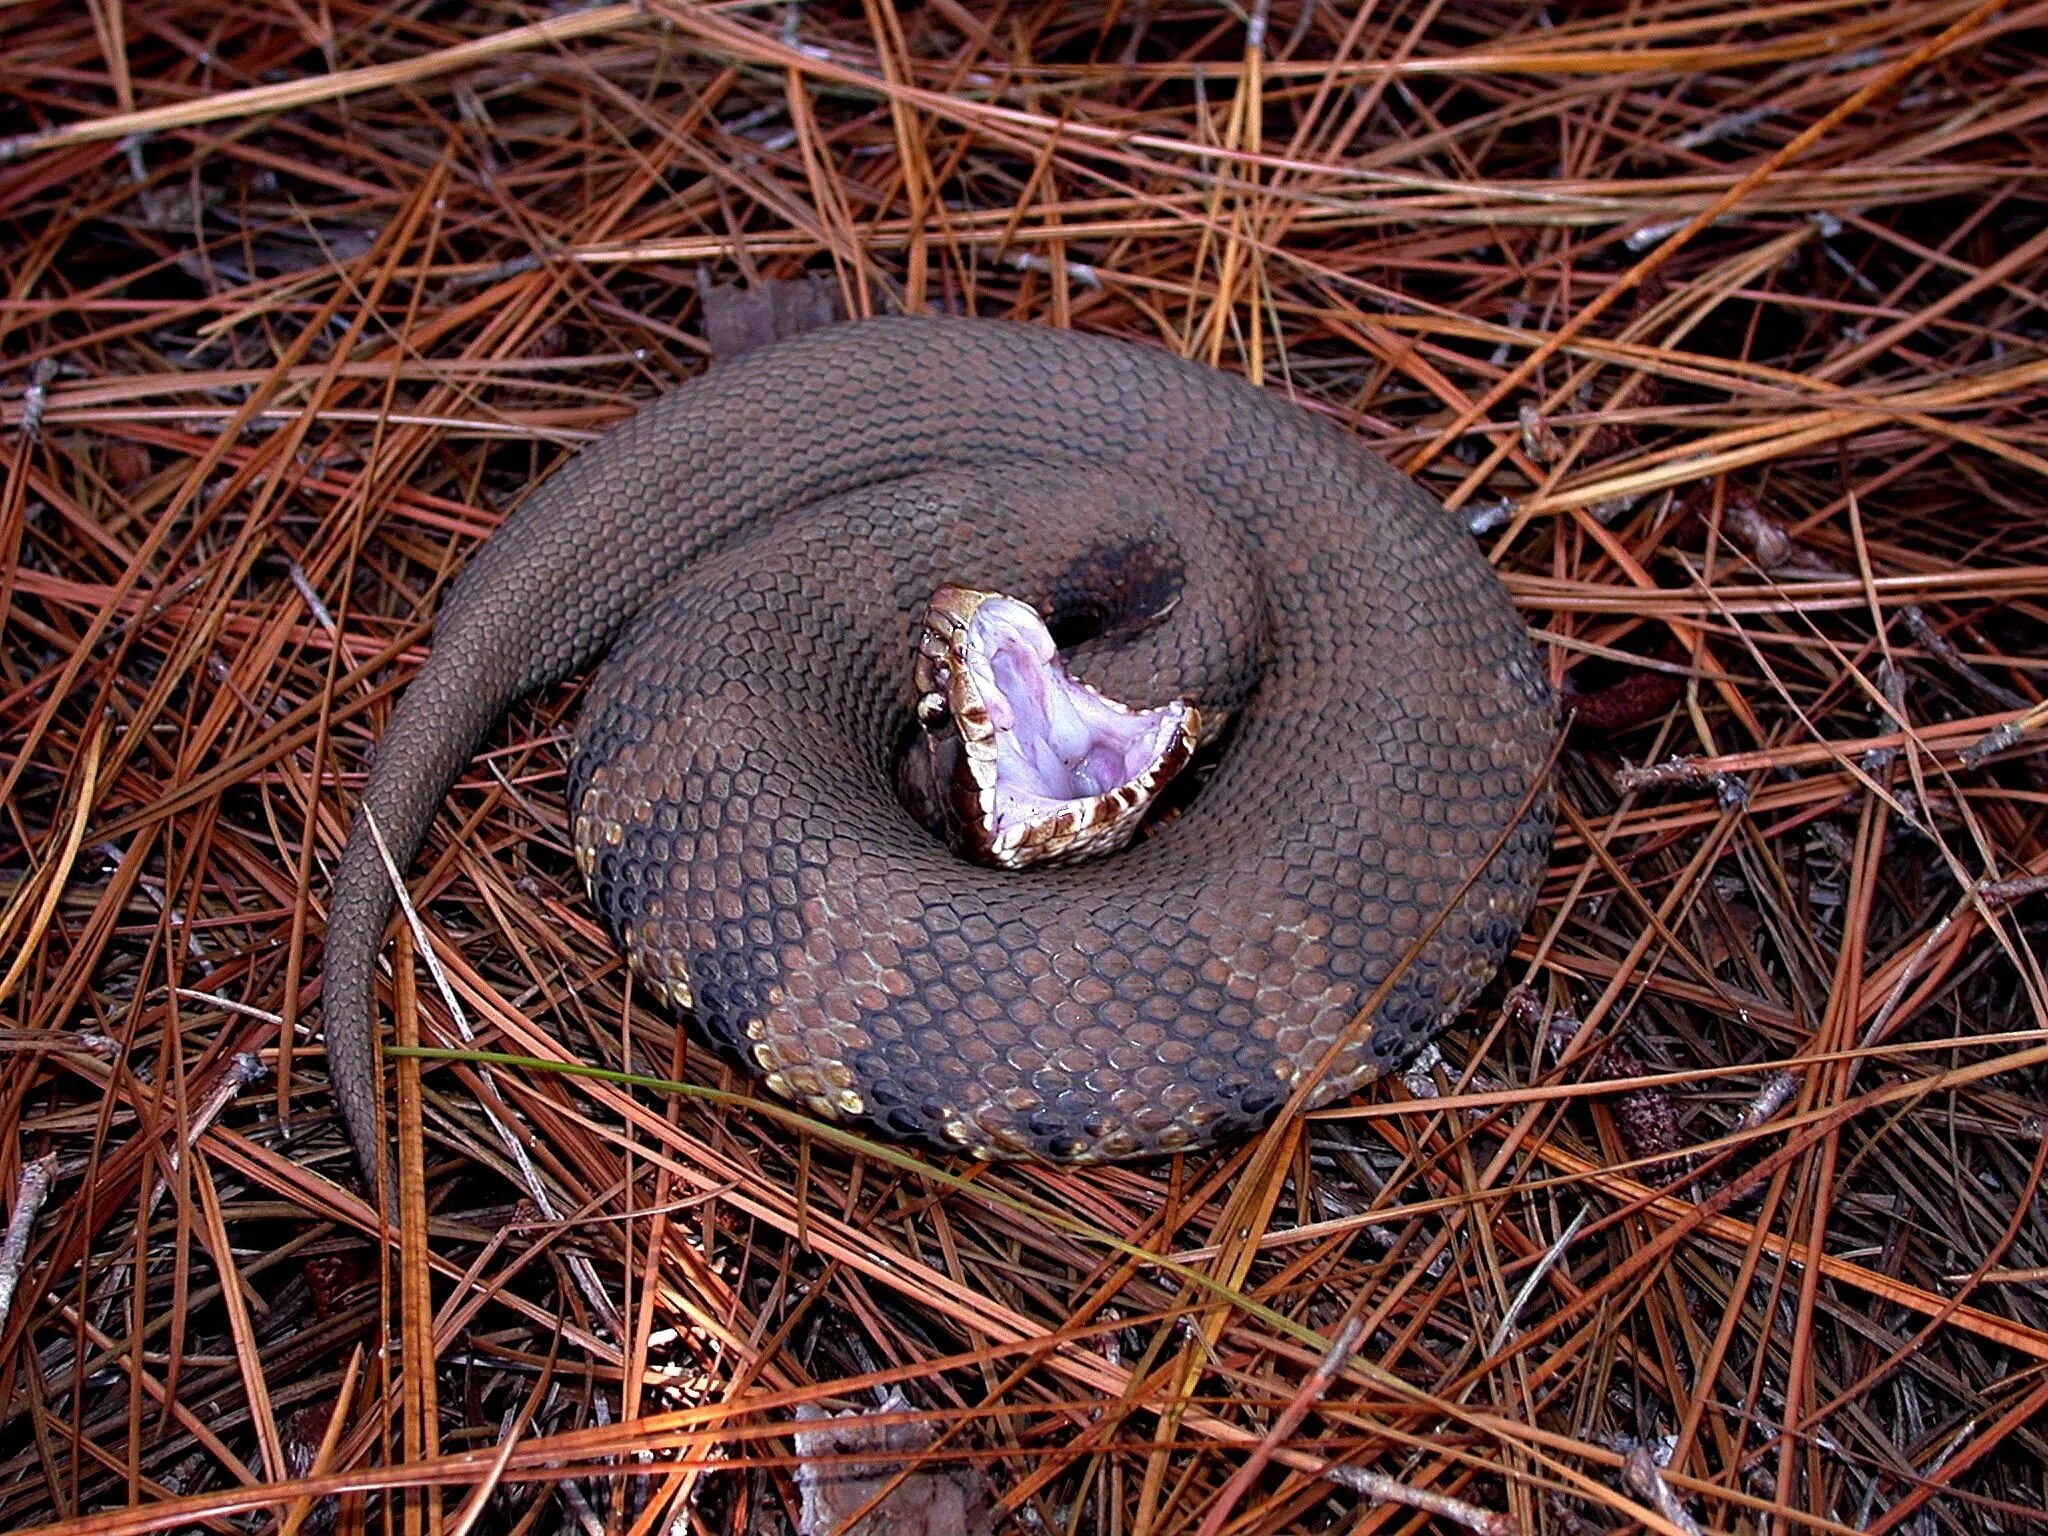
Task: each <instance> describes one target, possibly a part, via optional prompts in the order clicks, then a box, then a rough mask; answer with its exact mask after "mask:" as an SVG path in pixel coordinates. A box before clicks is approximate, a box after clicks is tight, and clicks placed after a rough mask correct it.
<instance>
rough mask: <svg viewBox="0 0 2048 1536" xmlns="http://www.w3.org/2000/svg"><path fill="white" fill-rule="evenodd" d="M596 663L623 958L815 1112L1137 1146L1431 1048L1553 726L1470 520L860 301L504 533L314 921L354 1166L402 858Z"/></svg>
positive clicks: (591, 727)
mask: <svg viewBox="0 0 2048 1536" xmlns="http://www.w3.org/2000/svg"><path fill="white" fill-rule="evenodd" d="M585 671H589V672H590V673H591V675H590V676H589V678H588V680H587V683H586V685H585V689H584V694H583V698H582V701H581V704H580V709H579V714H578V718H577V722H576V725H575V728H574V733H573V742H572V745H571V748H570V761H569V773H568V811H569V825H570V827H571V830H572V832H573V842H574V852H575V859H576V863H577V864H578V866H579V867H580V869H581V871H582V873H583V875H584V877H585V881H586V883H587V885H588V888H589V891H590V895H591V898H592V900H593V902H594V904H595V905H596V907H597V909H598V910H599V911H600V912H601V913H602V915H603V916H604V918H605V920H606V922H607V924H608V926H609V928H610V929H611V931H612V933H613V934H614V935H615V936H616V938H617V941H618V943H619V946H620V947H621V949H622V950H623V952H624V955H625V958H626V960H627V962H628V963H629V964H630V966H631V967H632V970H633V972H634V974H635V976H636V977H637V978H639V979H640V980H642V981H643V982H644V984H645V985H646V986H647V987H649V988H650V989H651V990H652V991H653V992H654V993H655V994H657V995H658V996H659V997H660V998H661V999H662V1000H664V1001H665V1002H666V1003H667V1004H669V1005H671V1006H672V1007H673V1008H675V1009H676V1010H678V1011H680V1012H681V1013H683V1014H686V1015H688V1016H690V1017H693V1018H694V1020H695V1022H696V1024H697V1026H698V1027H699V1029H700V1030H701V1031H702V1033H703V1034H704V1035H705V1036H707V1037H708V1038H709V1039H710V1041H712V1042H713V1043H714V1044H715V1045H716V1046H717V1047H719V1048H720V1049H722V1050H724V1051H726V1052H728V1053H730V1054H731V1055H733V1056H736V1057H737V1058H738V1059H739V1061H740V1062H741V1063H742V1064H743V1065H744V1066H746V1067H747V1068H748V1069H749V1070H751V1071H752V1072H753V1073H754V1074H756V1075H757V1076H759V1077H761V1078H762V1079H764V1080H765V1083H766V1085H767V1086H768V1088H770V1089H771V1090H772V1091H774V1092H775V1093H777V1094H779V1095H781V1096H783V1097H785V1098H787V1099H790V1100H793V1101H795V1102H796V1103H797V1104H799V1105H801V1106H802V1107H804V1108H807V1109H809V1110H810V1111H812V1112H813V1113H815V1114H816V1115H819V1116H822V1117H826V1118H829V1119H832V1120H836V1121H841V1122H846V1123H848V1124H850V1125H856V1126H859V1127H862V1128H867V1129H872V1130H874V1131H877V1132H880V1133H882V1134H883V1135H885V1136H888V1137H891V1138H897V1139H904V1140H909V1141H914V1142H922V1143H925V1144H928V1145H931V1146H934V1147H936V1148H939V1149H943V1150H947V1151H952V1152H956V1153H966V1154H972V1155H974V1156H977V1157H982V1158H1027V1159H1029V1158H1035V1159H1042V1160H1048V1161H1054V1162H1090V1161H1098V1160H1107V1159H1129V1158H1139V1157H1146V1156H1152V1155H1159V1154H1165V1153H1171V1152H1176V1151H1180V1150H1184V1149H1190V1148H1195V1147H1200V1146H1203V1145H1206V1144H1210V1143H1213V1142H1215V1141H1218V1140H1220V1139H1223V1138H1226V1137H1229V1136H1232V1135H1237V1134H1242V1133H1245V1132H1249V1131H1252V1130H1256V1129H1258V1128H1259V1127H1261V1126H1262V1125H1263V1124H1265V1123H1267V1122H1268V1121H1270V1120H1271V1119H1272V1118H1273V1117H1274V1115H1275V1114H1276V1113H1277V1111H1278V1110H1279V1109H1280V1108H1281V1107H1282V1106H1283V1105H1285V1104H1287V1103H1288V1102H1289V1101H1290V1100H1291V1099H1295V1098H1299V1099H1300V1101H1301V1102H1302V1103H1303V1104H1306V1105H1308V1106H1311V1107H1313V1106H1319V1105H1323V1104H1327V1103H1329V1102H1331V1101H1333V1100H1336V1099H1338V1098H1340V1097H1343V1096H1345V1095H1348V1094H1350V1093H1351V1092H1353V1091H1354V1090H1355V1089H1357V1088H1358V1087H1359V1086H1360V1085H1362V1084H1364V1083H1366V1082H1368V1081H1370V1080H1372V1079H1374V1078H1376V1077H1379V1076H1382V1075H1384V1074H1386V1073H1388V1072H1389V1071H1393V1070H1398V1069H1399V1068H1400V1067H1401V1066H1402V1065H1403V1064H1405V1063H1406V1062H1407V1061H1409V1060H1410V1059H1411V1058H1412V1057H1413V1056H1414V1054H1415V1053H1416V1052H1417V1051H1418V1050H1419V1049H1420V1048H1421V1047H1422V1046H1423V1045H1424V1044H1425V1043H1427V1042H1428V1041H1429V1040H1431V1039H1432V1038H1433V1037H1434V1036H1435V1035H1437V1034H1438V1033H1439V1032H1440V1031H1441V1030H1443V1029H1444V1028H1445V1027H1446V1026H1447V1025H1448V1023H1449V1022H1450V1021H1451V1020H1452V1019H1453V1018H1454V1017H1455V1016H1456V1015H1457V1014H1458V1013H1459V1012H1460V1011H1461V1010H1462V1009H1463V1008H1465V1007H1466V1006H1467V1005H1468V1004H1469V1003H1470V1002H1471V1001H1472V1000H1473V999H1474V998H1475V997H1476V996H1477V994H1478V993H1479V991H1480V990H1481V989H1482V988H1483V987H1484V985H1485V984H1486V983H1487V981H1488V980H1489V979H1490V978H1491V977H1492V976H1493V975H1494V974H1495V972H1496V971H1497V970H1498V968H1499V967H1500V965H1501V964H1502V963H1503V961H1504V959H1505V957H1506V956H1507V954H1508V952H1509V950H1510V949H1511V947H1512V945H1513V943H1514V941H1515V939H1516V937H1517V935H1518V933H1519V932H1520V930H1521V928H1522V926H1523V924H1524V922H1525V920H1526V918H1527V916H1528V913H1529V911H1530V909H1531V907H1532V905H1533V902H1534V900H1535V896H1536V893H1537V889H1538V885H1539V883H1540V881H1541V878H1542V875H1543V872H1544V868H1545V865H1546V861H1547V857H1548V850H1549V843H1550V832H1551V820H1552V808H1551V802H1550V790H1549V787H1548V763H1549V760H1550V754H1551V748H1552V743H1553V741H1554V738H1555V733H1556V730H1557V719H1556V704H1555V699H1554V695H1553V693H1552V690H1551V688H1550V686H1549V684H1548V681H1547V678H1546V675H1545V672H1544V669H1543V667H1542V665H1541V664H1540V661H1539V658H1538V654H1537V651H1536V647H1535V645H1534V644H1533V642H1532V639H1531V637H1530V634H1529V632H1528V630H1527V628H1526V626H1525V625H1524V624H1523V623H1522V621H1521V620H1520V618H1519V616H1518V615H1517V614H1516V612H1515V610H1514V608H1513V606H1512V604H1511V602H1510V600H1509V598H1508V596H1507V593H1506V591H1505V589H1504V588H1503V586H1502V584H1501V582H1500V580H1499V578H1498V577H1497V575H1496V573H1495V571H1494V569H1493V567H1492V565H1491V564H1490V563H1489V562H1488V560H1487V559H1486V558H1485V557H1484V555H1483V554H1482V553H1481V552H1480V550H1479V549H1478V547H1477V545H1476V544H1475V542H1474V541H1473V539H1472V537H1471V535H1470V534H1469V533H1468V532H1467V530H1466V529H1465V528H1464V527H1463V526H1462V525H1461V523H1460V522H1459V520H1458V519H1457V518H1456V517H1454V516H1453V514H1451V513H1450V512H1448V511H1446V510H1445V508H1444V507H1443V505H1442V504H1441V503H1439V502H1438V501H1436V500H1435V499H1434V498H1432V497H1431V496H1430V495H1429V494H1428V493H1427V492H1426V491H1425V490H1423V489H1422V488H1421V487H1420V486H1419V485H1417V484H1416V483H1415V482H1414V481H1413V480H1411V479H1410V478H1408V477H1407V476H1405V475H1403V474H1402V473H1401V472H1399V471H1398V470H1397V469H1395V468H1393V467H1392V466H1390V465H1388V464H1387V463H1386V462H1384V461H1383V460H1382V459H1381V458H1379V457H1378V456H1377V455H1375V454H1374V453H1373V452H1371V451H1370V450H1369V449H1368V448H1366V447H1365V446H1364V445H1363V444H1362V443H1361V442H1359V441H1358V440H1357V439H1356V438H1355V437H1354V436H1353V435H1351V434H1350V433H1349V432H1347V431H1346V430H1345V429H1344V428H1343V427H1342V426H1340V425H1339V424H1338V423H1337V422H1335V421H1333V420H1331V419H1329V418H1328V417H1327V416H1325V415H1319V414H1316V413H1315V412H1314V411H1312V410H1310V409H1308V408H1306V407H1304V406H1302V405H1299V404H1297V403H1295V402H1293V401H1291V400H1289V399H1288V398H1285V397H1284V396H1283V395H1282V394H1281V393H1280V392H1279V391H1278V390H1274V389H1266V388H1261V387H1258V386H1256V385H1254V384H1251V383H1249V382H1247V381H1245V380H1243V379H1241V378H1238V377H1235V376H1233V375H1230V374H1228V373H1226V372H1224V371H1222V370H1220V369H1216V368H1211V367H1207V366H1204V365H1202V364H1200V363H1197V362H1192V361H1189V360H1186V359H1184V358H1182V357H1180V356H1178V355H1176V354H1174V353H1172V352H1169V351H1167V350H1165V349H1164V348H1162V347H1154V346H1150V345H1143V344H1138V343H1133V342H1127V341H1123V340H1119V339H1114V338H1109V337H1103V336H1097V335H1091V334H1086V333H1080V332H1072V331H1065V330H1058V329H1053V328H1049V327H1042V326H1037V325H1031V324H1025V323H1016V322H1009V321H1000V320H970V319H965V318H953V317H938V316H889V317H880V318H874V319H866V320H855V321H848V322H845V323H841V324H834V325H828V326H825V327H823V328H820V329H817V330H814V331H810V332H808V333H805V334H802V335H798V336H795V337H793V338H790V339H787V340H782V341H778V342H775V343H772V344H770V345H768V346H765V347H762V348H760V349H758V350H755V351H752V352H748V353H746V354H744V355H742V356H740V357H737V358H735V359H732V360H731V361H726V362H721V363H719V364H718V365H717V366H715V367H713V368H711V369H709V370H708V371H706V372H704V373H703V374H701V375H699V376H697V377H695V378H692V379H690V380H689V381H687V382H684V383H682V384H680V385H678V386H676V387H674V388H673V389H671V390H670V391H669V392H667V393H666V394H663V395H661V396H659V397H657V398H656V399H655V400H653V401H652V402H651V403H649V404H647V405H645V406H643V407H641V408H640V409H639V410H638V411H637V413H636V414H634V415H632V416H630V417H628V418H627V419H626V420H625V421H624V422H622V423H621V424H619V425H618V426H616V427H614V428H612V429H610V430H609V431H608V432H606V433H605V434H603V435H601V436H600V437H599V438H597V439H596V440H595V441H593V442H591V443H590V444H588V445H586V446H585V447H583V448H582V449H581V450H580V451H578V452H577V453H575V454H574V455H572V456H571V457H570V458H569V460H568V461H567V462H566V464H565V465H564V466H563V467H561V468H560V469H558V470H557V471H555V472H554V473H552V474H551V475H549V476H548V477H547V478H545V479H544V480H543V481H542V482H541V484H540V485H539V486H538V488H536V489H535V490H533V491H532V492H531V494H529V495H528V496H527V497H526V499H525V500H524V501H523V502H522V503H521V504H520V505H518V506H517V507H516V509H515V510H513V511H512V512H511V513H510V514H509V515H508V516H506V517H505V518H504V520H503V521H502V522H501V523H500V524H499V526H498V527H497V528H496V529H495V530H494V531H493V532H492V533H491V534H490V535H489V536H488V537H487V538H486V539H485V540H483V542H482V543H481V544H480V545H479V546H478V547H477V548H476V550H475V551H474V553H473V554H472V555H471V556H470V557H469V559H468V560H467V562H466V564H465V566H464V568H463V570H462V571H461V573H460V574H459V575H458V577H457V579H456V580H455V582H454V583H453V584H452V587H451V588H450V590H449V592H448V594H447V596H446V598H445V600H444V601H443V602H442V603H441V605H440V608H439V612H438V613H437V615H436V618H435V621H434V627H433V632H432V643H431V646H430V649H429V653H428V655H427V658H426V660H425V661H424V663H423V664H422V665H421V667H420V668H419V670H418V671H417V673H416V674H415V676H414V677H413V678H412V680H411V681H410V683H409V684H408V685H407V687H406V688H405V690H404V692H403V693H402V695H401V696H400V698H399V700H398V702H397V704H396V706H395V707H394V709H393V710H392V713H391V716H390V719H389V722H388V726H387V728H386V730H385V731H384V733H383V736H382V739H381V741H380V742H379V743H378V745H377V747H376V749H375V756H374V760H373V762H372V765H371V769H370V771H369V773H368V775H367V777H366V779H365V783H364V787H363V790H362V793H361V797H360V801H359V805H358V810H357V814H356V818H355V821H354V824H353V826H352V828H351V831H350V834H349V836H348V839H347V841H346V843H345V845H344V848H343V851H342V855H341V857H340V860H339V862H338V864H337V866H336V869H335V874H334V878H333V882H332V886H331V890H330V896H329V902H328V914H327V924H326V935H325V949H324V974H323V981H322V1010H323V1014H324V1020H323V1023H324V1029H325V1034H326V1050H327V1058H328V1065H329V1073H330V1080H331V1083H332V1087H333V1093H334V1097H335V1100H336V1103H337V1105H338V1107H339V1109H340V1112H341V1115H342V1120H343V1124H344V1128H345V1129H346V1131H347V1133H348V1137H349V1140H350V1142H351V1143H352V1146H353V1149H354V1151H355V1153H356V1156H357V1158H358V1160H359V1162H360V1163H361V1164H362V1166H363V1167H364V1169H365V1171H366V1176H368V1175H369V1170H371V1169H372V1168H374V1167H375V1166H376V1163H377V1151H378V1147H379V1138H380V1137H381V1135H382V1129H381V1127H382V1121H381V1117H380V1110H379V1102H380V1101H379V1098H378V1093H377V1090H378V1072H379V1066H378V1057H377V1025H376V1014H375V1004H376V991H375V986H376V975H377V967H378V956H379V951H380V948H381V946H382V943H383V939H384V934H385V929H386V925H387V923H388V922H389V920H390V917H391V914H392V911H393V908H394V903H395V883H394V882H395V879H396V878H397V875H398V872H402V871H403V870H404V869H405V868H406V867H407V866H408V865H409V864H410V863H411V862H412V860H413V859H414V858H415V857H416V855H417V853H418V851H419V849H420V847H421V845H422V844H423V843H424V841H425V839H426V837H427V834H428V832H429V830H430V826H431V823H432V821H433V818H434V816H435V815H436V814H437V812H438V809H439V807H440V805H441V802H442V801H443V800H444V799H445V797H446V795H447V794H448V792H449V790H450V789H451V787H452V786H453V784H454V783H455V781H456V779H457V778H458V776H459V775H460V773H461V771H462V770H463V768H464V767H465V765H466V764H467V763H468V762H469V760H470V758H471V756H472V755H473V753H474V752H475V751H476V750H477V749H478V747H479V746H480V745H481V744H482V742H483V741H484V739H485V738H486V736H487V735H488V733H489V732H490V730H491V729H492V727H493V726H494V724H495V723H496V722H497V721H498V719H499V718H500V717H501V716H502V715H503V714H504V712H505V711H506V710H507V709H508V708H509V707H510V706H511V704H512V703H513V702H515V701H516V700H517V699H519V698H520V697H521V696H523V695H525V694H527V693H529V692H532V691H533V690H535V689H538V688H540V687H542V686H544V685H548V684H551V683H556V682H559V681H563V680H566V679H569V678H572V677H575V676H577V675H579V674H581V673H584V672H585Z"/></svg>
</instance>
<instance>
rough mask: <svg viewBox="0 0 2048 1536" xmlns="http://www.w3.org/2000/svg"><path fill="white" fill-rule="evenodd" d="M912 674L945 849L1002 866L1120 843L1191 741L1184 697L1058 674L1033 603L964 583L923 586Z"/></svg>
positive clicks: (1192, 723)
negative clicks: (928, 592) (1130, 691)
mask: <svg viewBox="0 0 2048 1536" xmlns="http://www.w3.org/2000/svg"><path fill="white" fill-rule="evenodd" d="M913 682H914V684H915V687H916V690H917V714H918V720H919V723H920V724H921V725H922V726H923V727H924V729H925V737H926V751H927V752H928V753H929V754H930V773H929V777H930V779H931V782H932V784H933V786H934V789H935V791H936V793H937V797H938V798H940V799H941V800H942V801H943V803H944V805H945V809H946V811H947V814H946V816H945V818H944V821H945V825H946V829H947V832H948V835H949V839H950V840H951V842H952V843H953V846H954V851H955V852H956V853H958V854H960V855H961V857H963V858H966V859H970V860H972V861H973V862H975V863H978V864H986V865H989V866H992V867H994V868H998V869H1023V868H1026V867H1028V866H1030V865H1034V864H1053V863H1072V862H1076V861H1078V860H1081V859H1087V858H1095V857H1098V856H1100V855H1103V854H1107V853H1113V852H1115V851H1116V850H1117V849H1119V848H1121V847H1123V846H1124V845H1125V844H1126V843H1128V842H1129V841H1130V840H1131V838H1132V837H1133V836H1135V835H1136V833H1137V831H1138V828H1139V826H1140V824H1141V823H1142V822H1143V821H1144V819H1145V814H1146V812H1147V811H1149V810H1150V809H1151V807H1152V803H1153V802H1154V801H1155V800H1156V799H1157V798H1158V796H1159V793H1160V791H1161V790H1163V789H1165V788H1166V786H1167V785H1168V784H1169V783H1171V782H1172V780H1173V778H1174V776H1175V775H1176V774H1178V773H1179V772H1180V771H1181V769H1183V768H1184V767H1186V766H1187V763H1188V760H1189V758H1190V757H1191V756H1192V755H1193V753H1194V749H1195V744H1196V742H1197V741H1198V740H1199V739H1200V736H1201V730H1202V713H1201V711H1200V710H1199V709H1198V708H1196V706H1195V705H1194V704H1193V703H1192V702H1190V701H1189V700H1186V699H1175V700H1173V701H1172V702H1170V703H1167V704H1163V705H1160V706H1158V707H1157V708H1153V709H1137V708H1133V707H1132V706H1130V705H1127V704H1124V703H1121V702H1119V701H1118V700H1116V699H1112V698H1110V697H1108V696H1107V695H1105V694H1103V693H1102V692H1100V691H1099V690H1097V689H1095V688H1092V687H1090V686H1089V685H1088V684H1086V683H1084V682H1082V681H1080V680H1079V679H1078V678H1075V677H1074V676H1073V675H1072V674H1070V673H1069V672H1068V671H1067V669H1066V667H1065V665H1064V664H1063V663H1062V662H1061V660H1060V656H1059V651H1058V648H1057V647H1056V646H1055V644H1054V643H1053V638H1052V635H1051V633H1050V632H1049V631H1048V630H1047V629H1046V627H1045V623H1044V621H1043V620H1042V619H1041V618H1040V617H1039V615H1038V613H1037V612H1036V610H1034V609H1032V608H1031V607H1030V606H1029V605H1027V604H1025V603H1021V602H1018V601H1017V600H1016V599H1014V598H1010V597H1005V596H1003V595H1001V594H1000V593H994V592H982V591H978V590H975V589H973V588H969V587H960V586H943V587H940V588H939V589H938V591H937V592H935V593H934V594H933V596H932V600H931V602H930V604H929V605H928V606H927V608H926V611H925V619H924V624H923V628H922V632H921V633H920V635H919V638H918V643H917V649H916V660H915V666H914V677H913Z"/></svg>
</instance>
